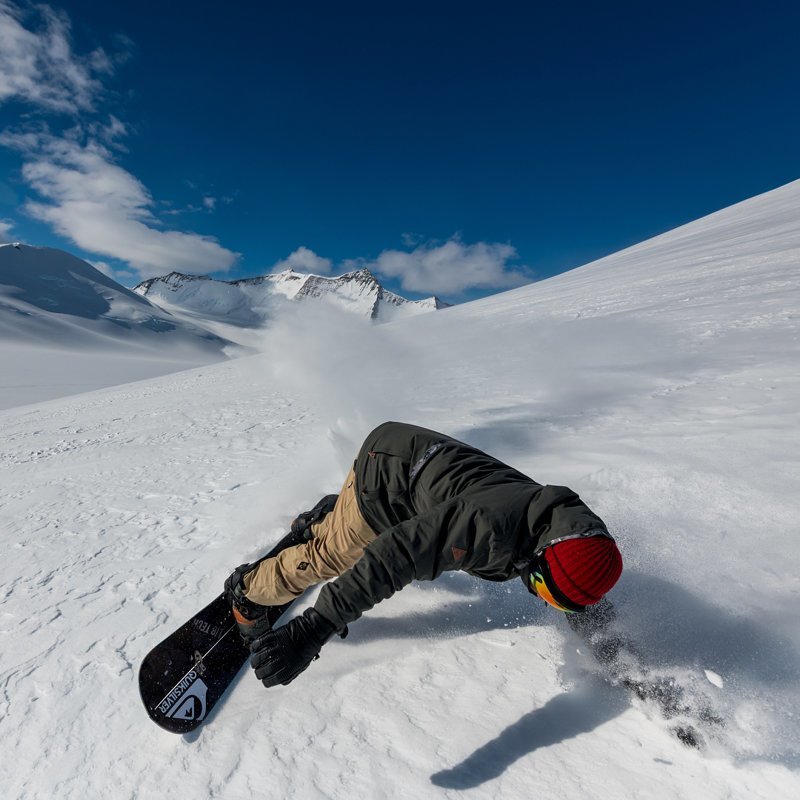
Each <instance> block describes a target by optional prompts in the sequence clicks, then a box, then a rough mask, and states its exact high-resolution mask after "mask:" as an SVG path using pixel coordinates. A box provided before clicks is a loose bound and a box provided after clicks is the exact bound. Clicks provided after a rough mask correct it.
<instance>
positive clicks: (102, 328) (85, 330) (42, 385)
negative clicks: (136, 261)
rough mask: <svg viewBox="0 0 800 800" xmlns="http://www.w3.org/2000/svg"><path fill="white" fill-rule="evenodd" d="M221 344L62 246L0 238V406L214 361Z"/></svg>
mask: <svg viewBox="0 0 800 800" xmlns="http://www.w3.org/2000/svg"><path fill="white" fill-rule="evenodd" d="M229 348H230V350H231V351H232V343H231V342H229V341H227V340H226V339H223V338H221V337H219V336H217V335H215V334H214V333H211V332H210V331H208V330H207V329H205V328H202V327H199V326H197V325H194V324H193V323H191V322H190V321H186V320H181V319H178V318H176V317H174V316H173V315H171V314H169V313H168V312H166V311H164V310H162V309H160V308H158V307H157V306H155V305H153V304H152V303H151V302H150V301H149V300H147V299H146V298H143V297H140V296H139V295H137V294H134V293H133V292H132V291H130V290H129V289H126V288H125V287H124V286H121V285H120V284H118V283H117V282H116V281H114V280H112V279H111V278H109V277H107V276H106V275H104V274H103V273H102V272H100V271H99V270H97V269H95V268H94V267H93V266H91V264H88V263H87V262H85V261H82V260H81V259H79V258H76V257H75V256H73V255H70V254H69V253H65V252H63V251H61V250H56V249H53V248H49V247H31V246H29V245H24V244H14V245H11V244H7V245H0V372H2V374H3V376H4V380H3V382H2V384H0V408H5V407H8V406H12V405H17V404H19V403H24V402H31V401H33V400H36V399H43V398H46V397H57V396H60V395H63V394H69V393H71V392H73V391H81V390H83V391H87V390H89V389H93V388H98V387H101V386H107V385H113V384H116V383H120V382H121V381H125V380H131V379H133V378H144V377H152V376H154V375H163V374H165V373H170V372H174V371H175V370H177V369H182V368H187V367H193V366H198V365H199V364H205V363H210V362H212V361H219V360H220V359H224V358H225V357H226V349H229Z"/></svg>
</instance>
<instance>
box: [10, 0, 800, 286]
mask: <svg viewBox="0 0 800 800" xmlns="http://www.w3.org/2000/svg"><path fill="white" fill-rule="evenodd" d="M798 30H800V4H797V3H769V2H767V3H754V2H746V3H744V2H730V1H728V2H701V3H692V4H688V3H687V4H682V3H671V4H664V5H663V7H660V8H657V9H656V8H654V5H653V4H650V3H643V2H628V3H621V2H620V3H614V2H609V3H600V2H582V3H581V2H564V3H535V2H531V3H522V2H514V3H507V2H503V1H502V0H498V1H497V2H491V3H488V2H487V3H469V2H458V3H450V2H435V0H429V2H426V3H375V2H370V3H350V2H346V1H345V0H343V2H337V3H330V2H299V1H298V2H290V3H285V2H284V3H273V2H263V3H245V2H232V3H229V4H225V5H223V4H220V3H213V4H212V3H203V2H200V1H199V0H198V1H197V2H191V3H188V2H170V3H164V2H159V3H155V2H150V0H137V1H136V2H127V0H117V2H114V3H97V2H89V1H88V0H87V1H85V2H80V1H76V2H63V3H54V4H51V5H49V6H41V5H38V6H32V5H25V4H20V3H19V2H17V0H14V2H12V1H11V0H0V130H1V131H2V133H1V134H0V237H2V238H5V239H6V240H15V239H21V240H23V241H28V242H30V243H32V244H46V245H51V246H60V247H63V248H64V249H68V250H70V251H71V252H75V253H78V254H79V255H82V256H84V257H86V258H88V259H89V260H90V261H92V263H95V264H97V265H99V266H100V267H101V268H102V269H104V270H105V271H107V272H109V273H110V274H113V275H114V276H115V277H117V279H119V280H121V282H123V283H126V284H127V285H133V284H135V283H136V282H137V281H138V280H139V279H141V278H143V277H150V276H152V275H157V274H164V273H166V272H168V271H170V270H171V269H177V270H179V271H183V272H195V273H210V274H213V275H214V276H215V277H224V278H228V279H233V278H239V277H247V276H251V275H257V274H263V273H265V272H269V271H271V270H273V269H280V268H282V267H286V266H294V267H296V268H298V269H303V270H306V271H315V272H321V273H327V274H338V273H340V272H342V271H345V270H346V269H349V268H352V267H355V266H368V267H369V268H370V269H373V271H375V272H376V273H378V274H379V275H380V277H381V278H382V279H383V280H384V281H385V282H386V283H387V285H389V286H390V288H394V289H395V290H398V291H400V292H402V293H404V294H406V295H408V296H413V297H421V296H427V295H429V294H433V293H436V294H438V295H439V296H441V297H443V298H445V299H448V300H450V301H461V300H465V299H471V298H474V297H479V296H482V295H485V294H488V293H491V292H494V291H499V290H503V289H508V288H512V287H514V286H517V285H520V284H522V283H526V282H529V281H531V280H533V279H540V278H544V277H547V276H549V275H552V274H556V273H559V272H561V271H564V270H566V269H570V268H572V267H576V266H579V265H581V264H583V263H586V262H588V261H590V260H592V259H595V258H598V257H601V256H603V255H606V254H608V253H611V252H614V251H616V250H619V249H620V248H623V247H625V246H628V245H630V244H633V243H635V242H638V241H641V240H643V239H646V238H648V237H650V236H653V235H655V234H657V233H660V232H662V231H665V230H669V229H670V228H673V227H675V226H677V225H680V224H682V223H684V222H688V221H690V220H692V219H695V218H697V217H699V216H702V215H704V214H707V213H709V212H711V211H714V210H717V209H719V208H722V207H724V206H727V205H730V204H731V203H734V202H737V201H739V200H743V199H745V198H747V197H750V196H752V195H754V194H758V193H760V192H763V191H767V190H769V189H772V188H775V187H776V186H779V185H782V184H784V183H787V182H789V181H791V180H795V179H797V178H798V177H800V150H799V149H798V146H797V143H798V141H800V110H799V109H798V91H797V87H798V85H800V65H798V59H797V52H798V50H799V49H800V41H798V33H797V32H798Z"/></svg>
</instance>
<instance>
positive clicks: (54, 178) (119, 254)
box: [0, 132, 238, 277]
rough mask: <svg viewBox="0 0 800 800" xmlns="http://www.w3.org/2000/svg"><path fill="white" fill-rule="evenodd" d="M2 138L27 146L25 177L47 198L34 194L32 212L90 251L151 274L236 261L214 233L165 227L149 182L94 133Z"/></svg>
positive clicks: (216, 267)
mask: <svg viewBox="0 0 800 800" xmlns="http://www.w3.org/2000/svg"><path fill="white" fill-rule="evenodd" d="M0 144H5V145H6V146H8V147H13V148H14V149H16V150H19V151H21V152H22V153H23V155H24V157H25V164H24V166H23V168H22V176H23V178H24V179H25V180H26V181H27V183H28V184H29V185H30V186H31V187H32V188H33V189H35V190H36V191H37V192H38V193H39V194H40V195H41V196H42V197H43V198H44V200H45V202H39V201H28V203H26V205H25V209H26V210H27V211H28V213H30V214H31V215H32V216H34V217H36V218H37V219H39V220H42V221H44V222H47V223H49V224H50V225H52V226H53V228H54V229H55V230H56V231H57V232H58V233H59V234H61V235H62V236H66V237H67V238H69V239H71V240H72V241H73V242H75V244H77V245H78V246H79V247H82V248H83V249H84V250H87V251H88V252H90V253H97V254H99V255H103V256H107V257H110V258H115V259H118V260H120V261H124V262H127V263H128V264H129V265H130V266H131V267H133V268H134V269H135V270H137V271H138V272H139V273H141V275H142V276H144V277H149V276H151V275H157V274H162V273H163V272H165V271H169V270H173V269H174V270H180V271H191V272H211V271H217V270H227V269H229V268H230V267H231V265H232V264H233V263H234V262H235V261H236V258H237V255H238V254H237V253H234V252H232V251H230V250H227V249H226V248H224V247H222V246H221V245H220V244H219V243H218V242H217V241H216V240H215V239H214V238H212V237H210V236H202V235H200V234H196V233H184V232H182V231H170V230H158V229H157V226H159V225H160V223H159V221H158V220H157V218H156V217H155V216H154V215H153V214H152V212H151V211H150V208H151V207H152V206H153V199H152V197H151V196H150V193H149V192H148V190H147V188H146V187H145V186H144V184H142V182H141V181H139V180H138V179H137V178H136V177H134V176H133V175H131V173H130V172H128V171H126V170H125V169H123V168H122V167H120V166H119V165H118V164H116V163H114V160H113V158H112V155H111V153H110V151H109V150H108V149H107V148H106V147H105V146H104V145H102V144H101V143H100V142H98V141H97V140H95V139H91V138H90V139H89V140H88V141H87V142H86V143H85V144H81V143H80V142H79V141H76V140H75V139H74V138H66V137H58V136H54V135H52V134H50V133H47V132H45V133H41V132H40V133H23V134H10V133H6V134H3V135H2V136H0Z"/></svg>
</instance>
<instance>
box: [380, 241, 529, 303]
mask: <svg viewBox="0 0 800 800" xmlns="http://www.w3.org/2000/svg"><path fill="white" fill-rule="evenodd" d="M516 258H517V251H516V249H515V248H514V247H512V246H511V245H509V244H497V243H491V242H478V243H477V244H464V243H463V242H461V241H460V240H459V239H457V238H453V239H451V240H450V241H448V242H445V243H444V244H442V245H438V246H436V245H430V244H427V245H419V246H418V247H416V248H415V249H414V250H412V251H411V252H405V251H402V250H385V251H384V252H382V253H381V254H380V255H379V256H378V258H377V259H376V260H375V261H374V262H372V263H370V264H368V265H367V266H369V268H370V269H372V270H373V271H374V272H376V273H378V274H379V275H382V276H384V277H387V278H396V279H398V280H399V281H400V285H401V286H402V288H403V289H405V290H407V291H410V292H420V293H427V292H433V293H436V294H444V295H454V294H461V293H463V292H465V291H467V290H468V289H512V288H514V287H516V286H522V285H523V284H526V283H529V282H530V281H531V280H532V275H531V274H530V271H529V270H528V269H527V268H525V267H514V266H511V265H510V264H509V262H510V261H514V260H515V259H516Z"/></svg>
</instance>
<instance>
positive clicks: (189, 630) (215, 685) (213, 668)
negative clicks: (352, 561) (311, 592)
mask: <svg viewBox="0 0 800 800" xmlns="http://www.w3.org/2000/svg"><path fill="white" fill-rule="evenodd" d="M306 540H307V534H306V532H305V531H304V530H298V531H293V532H292V533H289V534H287V535H286V536H284V537H283V539H281V540H280V541H279V542H278V544H276V545H275V547H273V548H272V550H270V551H269V553H267V555H265V556H264V558H262V559H260V560H262V561H263V560H264V559H266V558H272V557H274V556H276V555H277V554H278V553H280V552H281V550H285V549H286V548H287V547H292V546H294V545H297V544H300V543H302V542H304V541H306ZM255 563H259V562H255ZM253 566H255V564H253ZM292 602H293V601H291V602H289V603H286V604H284V605H281V606H272V607H270V609H269V611H268V612H267V614H268V617H269V622H270V625H274V624H275V622H277V620H278V618H279V617H280V616H281V615H282V614H283V613H284V612H285V611H286V610H287V609H288V608H289V606H291V605H292ZM249 656H250V650H249V647H248V646H247V645H246V644H245V642H244V641H243V639H242V637H241V635H240V634H239V629H238V626H237V625H236V621H235V620H234V618H233V613H232V611H231V608H230V604H229V602H228V599H227V597H226V596H225V593H224V592H223V593H222V594H220V595H219V596H218V597H217V598H215V599H214V600H212V601H211V602H210V603H209V604H208V605H207V606H206V607H205V608H204V609H202V610H201V611H199V612H198V613H197V614H195V615H194V616H193V617H192V618H191V619H189V620H187V621H186V622H184V623H183V625H181V626H180V627H179V628H178V629H177V630H175V631H173V632H172V633H171V634H170V635H169V636H167V638H166V639H164V640H163V641H162V642H159V644H157V645H156V646H155V647H154V648H153V649H152V650H151V651H150V652H149V653H148V654H147V655H146V656H145V657H144V660H143V661H142V665H141V666H140V667H139V694H140V695H141V697H142V702H143V703H144V707H145V710H146V711H147V714H148V716H149V717H150V719H151V720H153V722H155V723H156V724H157V725H160V726H161V727H162V728H164V730H167V731H170V732H171V733H188V732H189V731H192V730H194V729H195V728H197V727H198V725H200V724H201V723H202V722H203V720H205V719H206V718H207V717H208V715H209V713H210V712H211V709H213V708H214V706H215V705H216V704H217V703H218V702H219V700H220V698H221V697H222V696H223V695H224V694H225V691H226V690H227V689H228V687H229V686H230V684H231V682H232V681H233V679H234V678H235V677H236V675H237V674H238V672H239V670H241V668H242V667H243V666H244V665H245V663H246V662H247V660H248V658H249Z"/></svg>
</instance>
